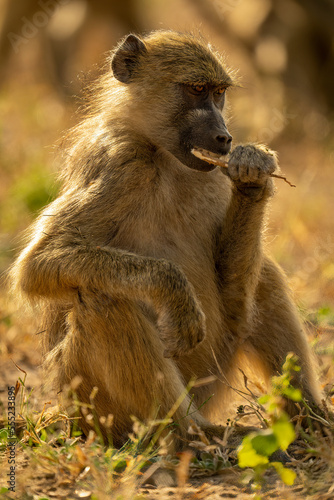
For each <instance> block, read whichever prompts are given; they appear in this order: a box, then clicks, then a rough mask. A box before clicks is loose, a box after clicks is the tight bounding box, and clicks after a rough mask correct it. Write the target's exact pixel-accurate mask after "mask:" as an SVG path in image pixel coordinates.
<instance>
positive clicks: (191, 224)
mask: <svg viewBox="0 0 334 500" xmlns="http://www.w3.org/2000/svg"><path fill="white" fill-rule="evenodd" d="M219 179H220V178H219V177H218V180H219ZM214 181H215V179H212V182H208V183H204V184H203V185H201V184H200V183H199V182H198V183H195V185H194V186H191V185H190V184H188V186H187V185H186V184H185V185H184V189H182V185H177V186H175V185H174V186H171V187H170V186H169V187H170V189H168V190H161V191H160V192H159V191H157V192H156V193H154V196H153V195H152V193H151V196H149V193H147V194H148V195H147V196H146V197H145V193H142V194H141V196H140V197H139V196H138V199H137V202H136V206H135V209H134V212H133V213H132V214H131V215H130V214H129V217H128V219H126V220H125V221H124V224H123V226H122V227H121V229H120V231H119V232H118V234H117V237H116V240H115V241H114V244H115V245H116V246H117V247H119V248H122V249H125V250H128V251H131V252H134V253H137V254H140V255H143V256H150V257H154V258H158V259H159V258H165V259H168V260H169V261H171V262H174V263H175V264H176V265H178V266H179V267H180V268H181V269H182V270H183V271H184V273H185V274H186V276H187V278H188V280H189V281H190V283H191V284H192V285H193V286H194V288H195V291H196V294H197V296H198V298H199V300H200V301H201V303H202V307H203V309H204V312H205V313H206V316H207V318H209V323H217V324H216V325H213V324H212V325H211V326H212V329H214V330H215V329H216V328H218V323H220V322H219V314H220V313H219V291H218V287H217V281H216V262H215V255H216V245H217V236H218V234H217V233H218V232H219V229H220V227H221V224H222V221H223V219H224V215H225V213H226V206H227V203H228V191H227V189H226V184H225V185H223V186H221V185H220V184H219V182H214ZM224 186H225V188H224Z"/></svg>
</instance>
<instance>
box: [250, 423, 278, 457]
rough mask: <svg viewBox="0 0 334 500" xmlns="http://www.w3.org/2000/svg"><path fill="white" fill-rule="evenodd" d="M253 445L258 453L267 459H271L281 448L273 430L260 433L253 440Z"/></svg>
mask: <svg viewBox="0 0 334 500" xmlns="http://www.w3.org/2000/svg"><path fill="white" fill-rule="evenodd" d="M251 444H252V447H253V448H254V450H255V451H256V453H258V454H259V455H262V456H265V457H270V455H272V453H274V451H276V450H277V449H278V448H279V444H278V441H277V438H276V435H275V434H274V433H273V431H272V430H271V429H266V430H265V431H261V432H259V434H257V435H256V436H254V437H253V438H252V439H251Z"/></svg>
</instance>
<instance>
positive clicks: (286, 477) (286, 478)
mask: <svg viewBox="0 0 334 500" xmlns="http://www.w3.org/2000/svg"><path fill="white" fill-rule="evenodd" d="M270 465H272V466H273V467H275V469H276V471H277V473H278V474H279V475H280V477H281V479H282V481H283V483H285V484H287V485H288V486H292V485H293V483H294V482H295V479H296V476H297V474H296V473H295V471H293V470H291V469H287V468H286V467H284V466H283V464H281V462H271V464H270Z"/></svg>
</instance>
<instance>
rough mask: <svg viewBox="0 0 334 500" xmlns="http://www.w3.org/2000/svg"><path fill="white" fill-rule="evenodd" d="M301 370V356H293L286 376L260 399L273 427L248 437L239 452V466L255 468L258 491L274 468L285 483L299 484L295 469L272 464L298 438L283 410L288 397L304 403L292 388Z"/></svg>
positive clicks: (252, 476)
mask: <svg viewBox="0 0 334 500" xmlns="http://www.w3.org/2000/svg"><path fill="white" fill-rule="evenodd" d="M299 370H300V367H299V366H298V364H297V357H296V356H294V355H293V354H289V355H288V356H287V358H286V361H285V363H284V365H283V369H282V374H281V375H279V376H276V377H273V378H272V381H271V383H272V387H271V391H270V392H269V393H268V394H266V395H264V396H262V397H261V398H260V399H259V403H260V404H261V405H265V406H266V409H267V412H268V415H269V422H270V423H269V427H268V428H267V429H263V430H259V431H257V432H253V433H251V434H249V435H248V436H246V437H245V438H244V439H243V442H242V444H241V446H240V447H239V449H238V463H239V466H240V467H242V468H246V467H249V468H251V469H252V472H251V474H250V475H249V476H248V477H249V479H253V480H254V489H255V490H259V489H260V488H261V484H262V482H263V477H264V473H265V472H266V471H267V470H268V469H270V468H274V469H275V470H276V472H277V473H278V474H279V476H280V478H281V479H282V481H283V482H284V483H285V484H287V485H292V484H293V483H294V481H295V478H296V473H295V472H294V471H293V470H291V469H288V468H287V467H284V465H283V464H282V463H281V462H276V461H271V462H270V457H271V456H272V455H273V453H275V452H278V451H279V450H281V451H283V452H284V451H285V450H286V449H287V448H288V446H289V444H291V443H292V442H293V441H294V439H295V438H296V435H295V431H294V427H293V425H292V424H291V422H290V421H289V418H288V416H287V414H286V413H285V411H284V409H283V408H284V398H287V399H290V400H292V401H295V402H298V401H302V395H301V392H300V390H299V389H296V388H295V387H293V386H292V385H291V379H292V377H293V372H298V371H299ZM257 498H260V497H257Z"/></svg>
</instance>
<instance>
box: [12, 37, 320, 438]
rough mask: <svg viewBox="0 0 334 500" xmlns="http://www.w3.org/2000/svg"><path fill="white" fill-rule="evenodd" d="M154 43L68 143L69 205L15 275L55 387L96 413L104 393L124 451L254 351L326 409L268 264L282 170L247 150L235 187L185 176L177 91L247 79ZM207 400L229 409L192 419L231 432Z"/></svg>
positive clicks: (278, 277) (52, 212) (56, 207)
mask: <svg viewBox="0 0 334 500" xmlns="http://www.w3.org/2000/svg"><path fill="white" fill-rule="evenodd" d="M142 40H143V42H144V43H145V47H146V50H145V51H142V52H140V56H139V58H138V60H139V62H138V61H137V60H136V64H137V66H135V71H134V72H133V73H131V83H130V84H124V83H121V82H120V81H118V80H116V79H115V78H113V76H112V75H111V74H110V73H107V74H106V75H105V76H104V77H102V78H101V80H100V81H99V84H98V87H99V88H95V90H94V92H93V99H92V104H91V105H90V107H89V109H88V113H87V116H86V118H85V119H84V120H83V121H82V122H81V124H79V125H78V126H77V127H76V128H75V129H74V130H73V131H72V132H71V133H70V134H69V145H68V148H67V150H66V162H65V165H64V170H63V181H64V183H63V189H62V192H61V193H60V195H59V197H58V198H57V199H56V200H55V201H54V202H53V203H51V204H50V205H49V206H48V207H47V208H46V209H45V211H44V212H43V213H42V214H41V215H40V217H39V218H38V220H37V222H36V224H35V225H34V228H33V230H32V238H31V241H30V243H29V244H28V246H27V247H26V249H25V250H24V251H23V252H22V254H21V255H20V256H19V258H18V260H17V262H16V264H15V266H14V268H13V273H12V274H13V276H14V281H15V284H16V286H17V289H19V290H20V291H21V292H23V294H24V296H27V297H28V298H29V299H31V300H36V301H38V302H39V303H41V304H42V309H43V314H44V319H45V324H46V327H45V328H46V332H45V333H44V334H43V335H44V348H45V352H46V355H47V356H46V360H47V363H48V366H51V367H52V368H54V369H55V371H56V373H57V386H58V387H59V388H61V387H62V386H64V384H69V383H70V381H71V380H72V379H73V377H75V376H76V375H79V376H80V377H81V378H82V384H81V385H80V386H79V387H78V390H77V393H78V397H79V399H80V400H81V401H83V402H85V403H89V402H90V401H89V395H90V393H91V391H92V389H93V387H94V386H96V387H98V393H97V396H96V399H95V405H96V410H97V413H98V415H108V414H110V413H111V414H113V415H114V426H113V439H114V443H115V444H116V445H121V444H122V443H123V442H124V440H125V439H126V437H127V433H128V432H129V431H130V430H131V425H132V421H131V418H130V416H131V415H135V416H136V417H138V418H139V419H142V420H148V419H149V418H151V417H152V416H153V415H154V414H155V412H156V410H157V409H158V416H159V417H163V416H165V414H166V413H167V412H168V410H169V409H170V408H171V407H172V405H173V404H174V403H175V401H176V400H177V398H178V397H179V396H180V394H181V393H182V392H183V391H184V388H185V385H186V384H187V382H188V381H189V380H190V378H191V377H197V378H202V377H207V376H209V375H217V376H218V378H220V375H219V370H223V372H224V373H225V374H226V376H227V377H230V376H232V375H233V372H234V371H235V370H236V368H237V361H236V360H237V355H238V353H239V352H240V351H241V350H242V351H243V352H244V353H245V355H246V357H249V358H250V357H254V355H255V357H257V358H258V360H260V362H261V364H262V366H263V369H264V370H265V371H266V373H267V375H268V376H270V375H273V374H275V373H276V372H277V371H279V370H280V369H281V366H282V363H283V361H284V359H285V356H286V355H287V353H288V352H290V351H293V352H295V353H296V354H297V355H298V356H299V359H300V363H301V366H302V370H301V372H300V375H299V376H298V379H297V380H296V384H297V385H299V386H300V387H301V388H302V390H303V392H304V396H305V397H306V398H308V399H309V400H310V401H311V402H312V403H314V402H319V399H320V396H319V393H318V391H317V388H316V386H315V377H314V373H313V369H312V363H311V355H310V351H309V348H308V345H307V341H306V336H305V334H304V332H303V328H302V326H301V323H300V321H299V319H298V315H297V313H296V310H295V307H294V305H293V303H292V301H291V298H290V296H289V292H288V289H287V284H286V279H285V277H284V275H283V274H282V272H281V270H280V269H279V268H278V266H277V265H276V264H275V263H274V262H273V261H272V260H271V259H269V258H268V257H266V256H265V255H264V254H263V250H262V230H263V220H264V217H265V209H266V205H267V201H268V199H269V198H270V196H271V195H272V194H273V183H272V179H271V178H270V177H269V174H270V173H272V172H273V171H274V170H275V168H276V166H277V163H276V158H275V155H274V154H273V153H272V152H271V151H269V150H268V149H266V148H265V147H261V146H254V145H246V146H238V147H237V148H235V149H234V151H233V152H232V154H231V159H230V161H229V176H230V179H232V181H231V180H230V179H229V178H228V177H227V176H226V175H224V173H223V172H222V170H221V169H219V168H216V169H213V170H212V171H199V170H194V169H193V168H188V167H187V166H185V165H183V164H182V163H181V162H180V161H178V160H177V159H176V158H175V156H173V154H171V153H170V152H169V148H170V147H172V146H173V143H174V142H175V137H176V133H177V130H176V128H175V127H174V125H173V121H172V120H173V118H172V117H173V116H176V115H175V112H176V111H178V110H177V106H180V104H178V103H179V101H177V99H176V97H175V88H176V87H175V85H178V84H180V83H182V84H183V83H185V84H187V83H189V82H194V83H196V84H199V83H204V84H208V85H212V86H213V87H214V86H215V85H221V84H223V85H225V86H226V87H228V86H230V85H232V84H233V76H232V75H231V73H230V72H229V71H228V70H227V69H225V68H224V65H223V61H222V60H221V59H220V58H219V56H217V54H215V53H214V52H213V51H212V49H211V48H210V47H209V46H207V45H206V43H205V42H204V41H202V40H200V39H198V38H195V37H193V36H191V35H184V34H178V33H174V32H156V33H153V34H151V35H149V36H147V37H146V38H143V39H142ZM133 43H134V42H133V39H132V41H131V40H130V42H129V41H125V42H124V43H123V44H121V45H120V46H119V47H118V48H117V49H116V50H115V52H114V55H113V57H114V58H115V57H116V56H115V54H116V55H117V54H118V55H119V54H121V55H122V57H123V59H120V60H117V59H116V62H114V63H113V64H114V67H115V68H116V70H117V71H119V72H120V74H121V75H122V76H121V78H123V73H122V71H123V69H124V68H123V69H122V67H121V66H122V64H123V63H122V61H123V60H124V57H125V56H124V54H127V53H129V54H130V56H131V55H132V54H133V50H137V49H138V43H139V42H138V41H137V42H135V45H136V44H137V46H136V47H135V49H133ZM138 50H141V49H140V47H139V49H138ZM126 57H128V56H126ZM127 60H128V58H127ZM124 78H125V77H124ZM179 111H180V110H179ZM203 339H204V340H203ZM213 353H214V355H213ZM215 358H216V359H217V361H218V365H219V366H217V363H216V360H215ZM193 392H194V394H195V399H194V403H193V405H192V408H191V412H193V411H195V410H196V407H197V406H198V405H200V404H202V403H203V402H204V401H205V400H206V399H207V398H208V397H209V396H210V395H211V394H213V393H215V396H214V397H213V398H212V399H211V400H210V403H209V404H207V405H204V407H203V409H202V410H201V413H200V412H198V411H197V412H195V413H193V414H192V415H191V418H192V419H194V420H195V422H196V423H197V424H199V425H200V426H201V427H202V428H204V429H205V430H206V431H207V432H208V433H209V434H210V433H213V432H218V430H217V429H216V428H215V427H214V426H213V425H212V424H210V423H209V421H208V420H206V418H210V414H213V413H215V414H217V413H218V414H219V412H220V411H221V408H222V407H224V406H225V399H224V397H225V396H224V395H223V384H222V382H220V381H217V382H216V383H214V384H211V385H208V386H204V387H200V388H198V389H194V391H193ZM189 405H190V398H189V397H188V396H187V397H185V399H184V401H183V403H182V404H181V405H180V407H179V409H178V410H177V412H176V413H175V415H174V420H175V421H178V422H179V426H178V433H179V435H181V436H185V435H186V431H187V428H188V425H189V422H190V420H189V417H188V416H186V414H187V409H188V407H189ZM289 410H290V412H291V413H293V408H292V407H291V408H289ZM82 425H83V428H84V429H85V426H86V424H85V422H84V421H83V424H82ZM86 427H87V426H86ZM86 430H87V428H86Z"/></svg>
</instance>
